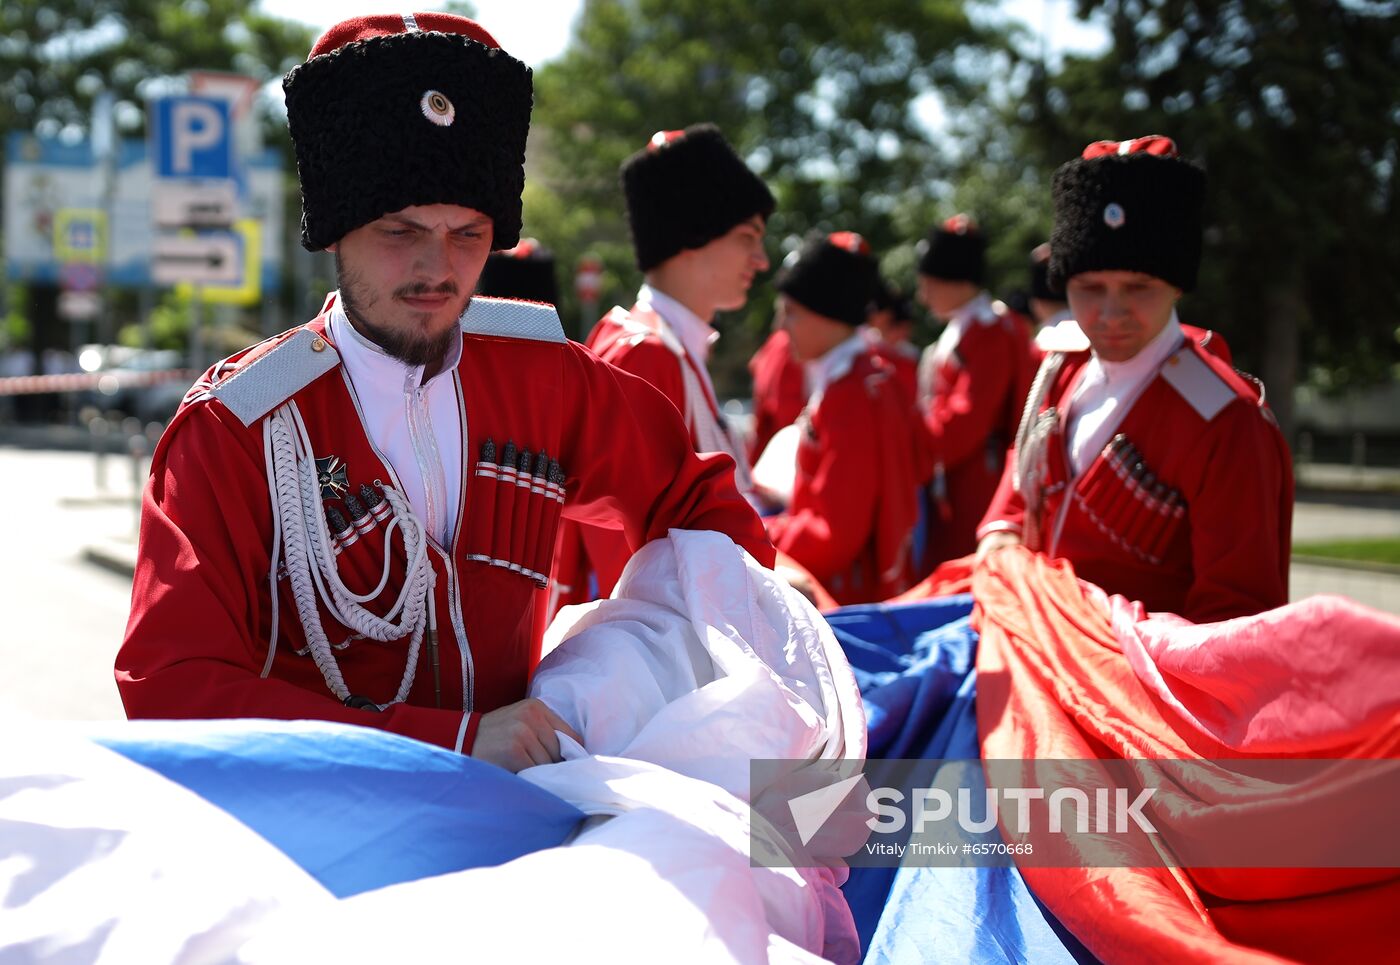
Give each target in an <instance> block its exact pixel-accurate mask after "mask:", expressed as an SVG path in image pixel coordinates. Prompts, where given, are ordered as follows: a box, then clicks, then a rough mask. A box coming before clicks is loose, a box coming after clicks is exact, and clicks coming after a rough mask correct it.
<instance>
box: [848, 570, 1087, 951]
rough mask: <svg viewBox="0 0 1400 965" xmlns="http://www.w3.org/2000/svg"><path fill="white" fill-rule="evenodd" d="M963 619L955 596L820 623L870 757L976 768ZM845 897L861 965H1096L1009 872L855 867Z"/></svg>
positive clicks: (974, 773) (968, 641)
mask: <svg viewBox="0 0 1400 965" xmlns="http://www.w3.org/2000/svg"><path fill="white" fill-rule="evenodd" d="M971 611H972V597H971V596H970V595H967V594H961V595H954V596H945V597H933V598H929V599H925V600H923V601H922V602H915V603H904V604H871V605H863V606H849V607H843V608H841V609H839V610H836V611H833V612H832V613H829V614H828V615H827V619H828V622H829V623H830V624H831V628H832V630H833V631H834V632H835V633H836V637H837V639H838V640H840V641H841V645H842V647H843V649H844V650H845V651H846V656H847V659H849V660H850V662H851V668H852V669H853V670H854V671H855V674H856V679H857V680H858V681H859V683H860V687H861V691H862V694H863V696H864V698H865V707H866V717H867V719H868V721H869V725H870V737H869V744H868V753H869V756H870V757H872V758H885V759H899V758H907V759H924V760H928V759H953V760H958V759H960V760H964V761H965V760H976V758H977V756H978V748H977V723H976V714H975V704H976V699H977V673H976V670H975V669H974V662H975V656H976V650H977V633H976V631H975V630H973V629H972V627H971ZM965 779H966V780H969V781H971V782H974V783H976V782H978V781H979V780H980V768H971V769H969V770H968V771H967V772H966V774H965ZM843 890H844V892H845V894H846V899H847V901H848V902H849V903H850V906H851V911H852V914H853V915H854V917H855V921H856V927H857V930H858V932H859V934H860V939H861V945H862V947H863V948H865V949H866V955H865V960H866V961H867V962H882V963H883V962H889V963H899V965H903V963H909V965H914V963H922V962H925V961H929V960H931V959H935V958H936V959H938V960H943V961H959V962H977V963H993V962H1036V963H1055V962H1072V961H1092V960H1093V959H1092V957H1091V956H1089V955H1088V954H1087V953H1086V952H1085V951H1084V950H1083V948H1082V946H1081V945H1080V944H1079V943H1078V942H1077V941H1076V940H1075V939H1074V937H1073V936H1071V935H1069V934H1068V933H1067V932H1065V931H1064V930H1063V929H1062V928H1060V926H1059V925H1058V923H1057V922H1056V921H1055V920H1054V919H1053V917H1052V916H1051V915H1050V914H1049V913H1048V912H1047V911H1046V910H1045V909H1044V907H1043V906H1041V905H1040V904H1039V903H1038V902H1037V901H1036V900H1035V898H1034V896H1032V894H1031V892H1030V890H1029V889H1028V888H1027V887H1026V884H1025V882H1024V881H1023V880H1022V878H1021V875H1020V873H1019V872H1018V871H1017V869H1015V868H1014V867H1013V868H1006V867H1001V868H947V867H901V868H894V867H859V868H853V869H852V870H851V876H850V879H849V880H848V881H847V882H846V884H845V886H844V888H843Z"/></svg>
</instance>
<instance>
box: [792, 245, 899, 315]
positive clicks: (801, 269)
mask: <svg viewBox="0 0 1400 965" xmlns="http://www.w3.org/2000/svg"><path fill="white" fill-rule="evenodd" d="M795 254H796V257H795V258H793V257H789V258H788V260H787V261H786V262H784V264H783V268H782V270H781V271H780V272H778V280H777V282H776V283H775V285H776V287H777V289H778V291H779V292H781V293H782V294H784V295H786V296H787V297H788V298H791V299H792V300H793V301H795V302H797V303H798V304H799V305H801V306H803V307H804V308H806V309H808V310H810V311H813V312H816V313H817V314H818V315H824V316H826V317H827V318H831V319H835V320H836V321H838V322H844V323H845V324H847V325H851V326H856V325H862V324H864V323H865V319H866V316H867V315H869V314H870V306H871V304H872V303H873V302H874V300H875V294H876V287H877V286H878V285H879V283H880V269H879V266H878V265H876V264H875V258H874V257H873V256H872V255H871V254H870V245H868V244H867V243H866V241H865V239H864V238H862V237H861V236H860V235H858V234H856V233H855V232H854V231H834V232H832V233H831V234H829V235H825V236H822V235H817V236H815V237H812V238H809V239H808V240H807V242H806V243H805V244H803V246H802V247H801V248H800V249H799V250H798V251H797V252H795Z"/></svg>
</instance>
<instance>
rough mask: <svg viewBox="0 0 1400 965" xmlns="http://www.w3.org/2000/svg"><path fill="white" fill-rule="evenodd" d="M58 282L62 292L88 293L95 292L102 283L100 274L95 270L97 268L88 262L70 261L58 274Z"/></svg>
mask: <svg viewBox="0 0 1400 965" xmlns="http://www.w3.org/2000/svg"><path fill="white" fill-rule="evenodd" d="M58 280H59V284H60V285H62V286H63V290H64V291H70V292H90V291H96V290H97V286H98V285H99V284H100V283H101V281H102V274H101V272H99V271H98V270H97V266H96V265H94V264H92V263H90V262H86V261H70V262H67V263H66V264H65V265H64V266H63V268H62V270H61V271H60V272H59V275H58Z"/></svg>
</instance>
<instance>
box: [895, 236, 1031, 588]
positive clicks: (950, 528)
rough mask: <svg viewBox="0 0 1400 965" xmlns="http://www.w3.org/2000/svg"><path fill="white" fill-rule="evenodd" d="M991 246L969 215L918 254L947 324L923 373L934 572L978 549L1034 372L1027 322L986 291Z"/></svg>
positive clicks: (923, 294) (925, 290)
mask: <svg viewBox="0 0 1400 965" xmlns="http://www.w3.org/2000/svg"><path fill="white" fill-rule="evenodd" d="M985 250H986V239H985V238H984V237H983V235H982V233H981V232H980V231H979V230H978V229H977V226H976V225H974V224H973V223H972V220H971V219H970V218H969V217H968V216H967V215H964V214H959V215H955V216H953V217H952V218H949V219H948V220H947V221H946V222H944V223H943V224H942V225H940V226H939V227H937V228H935V229H934V230H933V231H932V232H930V234H929V236H928V238H927V239H925V240H924V241H923V242H921V243H920V246H919V297H920V299H921V300H922V301H923V303H924V305H925V307H927V308H928V310H929V311H930V312H932V313H933V314H934V316H935V317H937V318H939V319H942V320H943V321H944V322H946V323H947V325H946V327H945V328H944V329H943V333H942V334H941V335H940V336H939V338H938V341H937V342H935V343H934V344H933V345H931V346H929V347H928V348H927V349H925V350H924V355H923V358H922V360H921V361H920V363H919V404H920V408H921V409H922V411H923V417H924V425H925V426H926V428H927V430H928V450H929V458H930V461H931V462H932V465H933V481H932V482H931V483H930V495H931V497H932V499H931V500H930V502H931V511H930V512H929V514H928V546H927V554H926V559H927V564H928V568H932V567H934V566H937V565H938V564H939V563H941V562H944V561H945V560H950V559H956V558H958V557H960V556H966V555H968V554H969V553H971V552H973V551H974V550H975V549H976V548H977V523H978V521H979V520H981V518H982V514H983V513H984V512H985V511H986V509H987V505H988V503H990V502H991V500H992V494H993V493H995V492H996V488H997V483H998V481H999V480H1000V479H1001V471H1002V466H1003V464H1004V461H1005V456H1006V450H1007V449H1008V448H1009V447H1010V445H1011V440H1012V437H1013V436H1014V435H1015V431H1016V420H1017V418H1018V417H1019V416H1020V414H1021V403H1022V402H1023V401H1024V400H1025V397H1026V390H1027V389H1028V388H1029V387H1030V379H1031V374H1032V371H1033V364H1034V363H1033V360H1032V349H1031V343H1030V331H1029V327H1028V325H1027V324H1026V322H1025V321H1024V320H1023V319H1022V318H1021V317H1020V316H1019V315H1017V314H1015V313H1014V312H1012V311H1010V310H1009V309H1008V308H1007V307H1006V306H1005V305H1003V304H1002V303H1001V302H998V301H993V299H992V297H991V296H990V295H989V294H988V293H987V292H986V290H985V289H984V288H983V287H982V280H983V277H984V274H985Z"/></svg>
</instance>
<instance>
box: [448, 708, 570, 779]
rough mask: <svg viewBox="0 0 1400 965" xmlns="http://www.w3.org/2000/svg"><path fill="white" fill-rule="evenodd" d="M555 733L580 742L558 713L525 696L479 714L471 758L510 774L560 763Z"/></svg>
mask: <svg viewBox="0 0 1400 965" xmlns="http://www.w3.org/2000/svg"><path fill="white" fill-rule="evenodd" d="M556 730H557V731H560V732H562V733H565V734H568V735H569V736H570V737H572V738H573V739H574V740H576V741H578V742H579V743H580V744H582V743H583V738H582V737H580V736H579V735H578V734H577V733H576V732H575V731H574V729H573V728H572V727H570V726H569V725H568V724H566V723H564V721H563V720H562V719H561V718H560V717H559V715H558V714H556V713H555V712H554V711H552V710H550V709H549V708H548V707H547V706H545V704H544V703H543V702H542V701H539V700H536V699H535V698H534V697H527V698H525V699H524V700H521V701H517V702H516V703H513V704H508V705H507V706H505V707H502V708H500V709H499V710H493V711H491V712H490V713H489V714H482V715H481V723H480V724H478V725H477V728H476V743H475V744H473V745H472V757H475V758H477V759H478V760H483V761H488V762H490V763H492V764H497V765H500V766H501V767H504V768H505V769H506V770H508V771H510V772H511V773H512V774H514V773H516V772H517V771H523V770H524V769H525V768H527V767H533V766H535V765H536V764H553V763H554V762H555V761H558V760H560V756H559V738H558V737H556V736H555V734H554V732H555V731H556Z"/></svg>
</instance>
